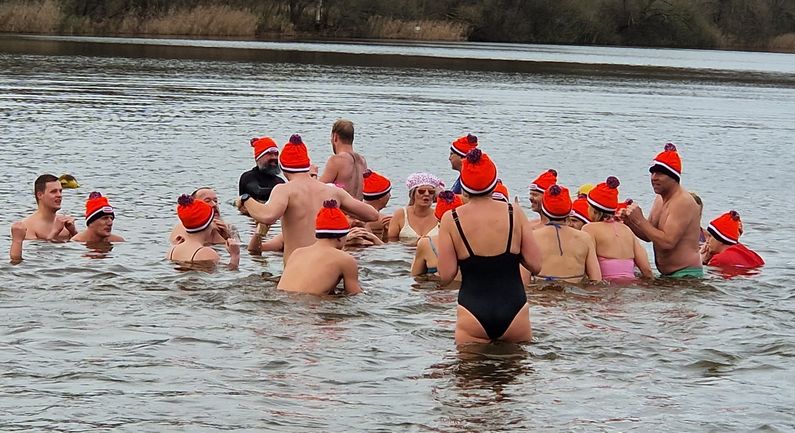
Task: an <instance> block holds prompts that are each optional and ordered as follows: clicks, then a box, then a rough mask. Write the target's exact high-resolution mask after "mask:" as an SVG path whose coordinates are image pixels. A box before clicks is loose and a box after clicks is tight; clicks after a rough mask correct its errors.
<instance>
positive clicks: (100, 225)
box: [88, 215, 114, 237]
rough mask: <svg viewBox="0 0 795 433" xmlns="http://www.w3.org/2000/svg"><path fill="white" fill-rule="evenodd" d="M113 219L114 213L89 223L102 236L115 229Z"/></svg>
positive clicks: (106, 235) (90, 228) (90, 227)
mask: <svg viewBox="0 0 795 433" xmlns="http://www.w3.org/2000/svg"><path fill="white" fill-rule="evenodd" d="M113 219H114V218H113V215H105V216H103V217H102V218H100V219H97V220H94V222H92V223H91V224H89V226H88V228H89V230H91V231H93V232H94V233H96V234H97V235H99V236H100V237H108V236H110V233H111V231H113Z"/></svg>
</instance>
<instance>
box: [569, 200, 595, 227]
mask: <svg viewBox="0 0 795 433" xmlns="http://www.w3.org/2000/svg"><path fill="white" fill-rule="evenodd" d="M569 216H571V217H572V218H577V219H578V220H580V221H582V223H583V224H588V223H590V222H591V218H590V217H589V216H588V199H587V198H582V197H580V198H578V199H577V200H574V201H573V202H572V203H571V213H570V214H569Z"/></svg>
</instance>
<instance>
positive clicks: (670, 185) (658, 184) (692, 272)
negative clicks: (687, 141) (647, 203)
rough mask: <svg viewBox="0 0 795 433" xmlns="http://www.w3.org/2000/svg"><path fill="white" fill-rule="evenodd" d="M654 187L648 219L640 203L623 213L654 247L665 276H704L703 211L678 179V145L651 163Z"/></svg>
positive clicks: (656, 261) (638, 232) (658, 263)
mask: <svg viewBox="0 0 795 433" xmlns="http://www.w3.org/2000/svg"><path fill="white" fill-rule="evenodd" d="M649 172H650V173H651V186H652V188H653V189H654V192H655V193H656V194H657V198H656V199H655V200H654V205H653V206H652V208H651V213H650V215H649V219H648V220H647V219H646V218H645V217H644V216H643V211H642V210H641V209H640V207H638V205H637V204H632V205H630V206H629V207H628V208H627V209H626V210H624V211H623V212H621V217H622V218H623V220H624V222H625V223H626V224H627V225H628V226H629V228H630V229H632V231H633V232H634V233H635V235H636V236H637V237H639V238H640V239H642V240H644V241H646V242H651V243H652V245H653V246H654V261H655V263H656V264H657V269H658V270H659V271H660V273H661V274H662V275H663V276H668V277H675V278H681V277H696V278H698V277H701V276H703V275H704V271H703V268H702V266H701V257H700V255H699V245H698V239H699V235H700V233H701V221H700V219H701V210H700V209H699V206H698V204H697V203H696V201H695V200H694V199H693V196H692V195H690V193H689V192H687V190H685V189H684V188H683V187H682V186H681V185H680V184H679V181H680V179H681V176H682V161H681V159H680V158H679V154H678V153H677V152H676V146H674V145H673V144H671V143H668V144H666V145H665V150H664V151H663V152H661V153H660V154H658V155H657V157H656V158H654V161H653V162H652V166H651V168H649Z"/></svg>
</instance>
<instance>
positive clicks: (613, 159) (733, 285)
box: [0, 38, 795, 432]
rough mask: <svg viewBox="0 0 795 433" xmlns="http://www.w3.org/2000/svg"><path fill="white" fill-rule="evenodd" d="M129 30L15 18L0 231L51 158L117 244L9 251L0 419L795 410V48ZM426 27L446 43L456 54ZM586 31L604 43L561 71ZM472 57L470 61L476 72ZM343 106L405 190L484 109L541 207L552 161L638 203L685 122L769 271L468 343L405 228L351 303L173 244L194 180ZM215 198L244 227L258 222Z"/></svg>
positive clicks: (570, 309)
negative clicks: (524, 336)
mask: <svg viewBox="0 0 795 433" xmlns="http://www.w3.org/2000/svg"><path fill="white" fill-rule="evenodd" d="M115 42H116V43H114V44H108V43H94V42H89V41H86V40H83V39H80V38H69V39H65V40H62V41H54V40H51V39H46V38H44V39H42V38H26V39H18V38H3V39H0V151H1V152H0V164H1V166H2V168H3V173H4V174H5V181H4V182H2V183H0V208H2V209H3V210H4V212H3V213H2V216H0V226H1V227H4V229H3V230H8V226H9V225H10V223H11V222H12V221H14V220H16V219H18V218H20V217H22V216H23V215H25V214H27V213H29V212H31V211H32V210H33V208H34V201H33V197H32V196H31V195H32V191H31V189H32V186H31V185H32V182H33V179H34V178H35V177H36V176H37V175H38V174H41V173H43V172H52V173H54V174H56V175H59V174H61V173H63V172H70V173H72V174H74V175H75V176H76V177H77V179H78V180H79V181H80V183H81V185H82V187H81V188H80V189H79V190H68V191H66V192H65V197H64V210H65V211H67V212H69V213H71V214H73V215H79V214H81V212H82V206H83V200H84V198H85V196H86V195H87V194H88V192H90V191H92V190H99V191H102V192H103V193H105V194H106V195H108V196H109V197H110V198H111V202H112V203H113V204H114V205H115V206H116V207H117V209H118V210H117V219H116V229H117V231H118V232H119V233H120V234H122V235H123V236H125V237H126V238H127V239H128V240H129V242H127V243H126V244H121V245H118V246H116V247H115V248H114V249H113V251H111V252H110V253H108V254H91V253H89V252H88V251H87V250H85V248H84V247H82V246H80V245H50V244H43V243H36V242H29V243H26V245H25V248H26V250H25V261H24V263H23V264H21V265H19V266H11V265H8V264H2V265H0V272H1V274H0V275H2V279H3V283H2V285H0V322H2V323H3V324H2V325H0V365H1V366H2V367H1V368H0V377H1V378H2V382H0V383H1V384H2V388H0V430H2V431H69V432H71V431H89V430H90V431H130V432H144V431H152V432H164V431H190V432H205V431H208V432H209V431H279V432H298V431H320V430H322V431H332V430H333V431H384V432H386V431H389V432H392V431H423V432H425V431H437V432H485V431H529V430H543V431H630V430H632V431H699V432H700V431H716V432H717V431H720V432H724V431H766V432H768V431H782V432H783V431H792V430H793V429H794V428H795V415H793V411H792V407H793V406H795V393H794V392H793V391H792V389H793V386H794V385H795V367H793V362H792V360H793V357H795V335H793V334H795V314H794V313H793V311H794V310H795V295H794V294H793V290H792V287H793V285H792V282H791V281H792V278H793V276H795V272H793V270H792V266H793V259H792V257H793V255H794V253H795V248H793V243H792V241H791V238H792V234H793V226H794V225H793V223H792V218H791V216H792V215H793V213H795V205H793V204H792V200H791V199H790V198H789V196H788V194H787V191H788V189H789V186H790V184H791V183H792V180H793V179H792V176H791V174H790V171H791V167H792V166H793V164H794V163H795V161H794V159H795V158H793V155H794V152H793V150H792V144H793V136H795V123H793V121H792V118H793V113H795V89H793V86H792V85H790V84H789V83H791V82H793V81H795V76H793V75H794V74H795V72H793V69H795V68H793V66H795V57H793V56H791V55H790V56H783V57H781V55H772V54H771V55H768V54H758V53H720V56H722V57H721V59H719V60H715V61H714V62H713V63H714V65H713V66H714V68H712V69H711V70H710V68H709V66H710V60H709V59H710V58H711V57H710V56H714V55H715V54H714V53H705V54H704V55H703V56H702V57H701V60H699V63H698V68H699V69H692V70H688V69H687V65H688V64H689V62H691V61H694V60H692V58H693V57H694V56H695V54H694V53H696V54H698V53H699V52H693V51H677V50H635V51H622V50H621V49H604V48H593V49H592V48H577V50H578V51H577V53H571V52H569V51H567V50H571V48H561V50H560V52H559V53H557V54H554V57H555V59H552V60H549V59H545V58H544V59H540V60H539V59H536V60H533V59H530V60H529V61H535V62H537V63H538V62H540V63H539V65H540V66H539V65H536V66H539V67H540V69H539V68H536V67H534V68H535V69H538V70H536V71H535V72H533V71H529V70H523V69H526V68H524V67H522V68H516V67H507V68H504V70H507V71H510V72H501V69H502V68H503V65H506V64H509V63H511V62H514V63H516V62H521V61H525V60H527V59H525V60H523V59H524V57H522V55H521V53H520V54H517V56H519V58H518V59H514V60H500V59H499V57H500V55H495V56H492V55H491V54H490V51H489V50H492V51H493V50H497V51H499V50H507V51H511V52H514V53H515V52H518V51H522V50H525V51H527V52H531V51H534V50H535V51H538V50H537V49H535V48H533V47H523V46H510V45H506V46H493V47H492V46H471V47H470V48H467V46H462V45H455V49H456V50H459V53H461V51H460V50H464V51H463V53H462V54H460V57H461V58H462V59H464V60H463V63H464V64H463V66H462V63H461V62H462V61H461V60H455V61H453V60H451V62H452V63H453V66H454V67H453V68H452V69H446V68H444V67H442V66H443V64H444V63H445V61H444V60H443V59H442V60H440V59H436V60H433V61H434V62H436V63H438V64H428V63H422V62H420V63H416V64H415V63H413V62H414V60H412V59H413V58H412V57H410V54H411V53H412V50H414V48H411V47H409V48H406V49H405V51H400V50H401V48H400V46H397V47H395V46H389V50H396V51H397V53H392V52H391V51H390V52H389V53H387V54H383V53H381V54H380V55H379V56H371V55H370V54H368V53H358V52H357V50H361V48H357V47H358V46H354V48H351V49H350V50H348V51H350V52H352V53H353V54H351V55H355V56H357V57H355V59H356V60H355V61H348V60H346V61H344V62H341V63H343V64H334V61H333V59H334V56H333V55H329V54H323V55H319V54H316V53H317V52H323V51H332V52H335V50H336V52H339V51H343V52H344V51H345V50H344V47H343V48H340V47H338V46H332V47H331V48H329V47H328V46H326V45H324V44H315V45H312V44H306V45H302V46H300V47H298V48H297V49H293V50H292V51H289V50H288V51H286V53H282V54H279V55H278V58H273V57H272V56H273V51H274V48H273V47H269V46H262V47H260V48H257V47H258V46H257V45H256V44H254V45H253V47H246V48H245V49H238V48H236V47H234V43H218V42H212V43H210V42H208V44H216V45H217V44H220V45H221V47H220V48H218V47H215V48H207V47H201V46H198V47H196V46H194V47H190V48H184V47H180V46H179V45H180V43H179V42H170V44H171V46H170V47H168V49H164V48H162V47H159V46H154V47H153V46H151V45H149V46H143V45H135V44H132V43H131V42H133V41H129V40H128V41H124V40H122V41H115ZM187 44H193V45H196V44H197V42H195V41H191V42H188V43H187ZM223 44H231V45H229V46H227V45H223ZM420 47H421V48H422V49H423V50H425V51H426V52H429V53H430V54H429V55H430V56H431V58H432V59H433V53H434V49H437V50H439V51H438V53H439V57H440V58H444V57H445V56H446V55H447V54H448V52H447V51H446V50H449V48H448V47H445V46H439V47H434V46H427V45H426V46H420ZM383 49H384V48H378V46H375V48H372V47H371V48H367V49H366V50H375V51H378V50H383ZM203 50H204V51H203ZM257 50H260V51H261V53H260V52H257ZM296 50H297V51H296ZM302 50H303V51H302ZM466 50H470V51H469V52H467V51H466ZM544 50H547V51H549V50H550V49H549V48H548V47H547V48H544ZM92 52H93V54H92ZM220 52H223V53H224V54H223V56H220V55H218V53H220ZM295 52H299V53H298V54H294V53H295ZM633 52H638V53H639V54H632V53H633ZM291 53H292V54H291ZM498 54H499V53H498ZM589 54H593V55H594V56H598V57H599V59H601V60H600V61H599V62H598V63H600V64H610V63H613V64H615V65H614V67H607V66H600V67H599V68H600V69H599V71H598V73H594V74H590V75H589V73H587V71H586V72H583V71H584V69H583V68H580V67H575V66H572V68H571V69H572V70H573V71H575V72H576V73H571V74H570V73H566V67H565V63H566V62H581V61H582V56H587V55H589ZM291 56H296V57H292V60H291ZM368 56H369V57H368ZM390 56H391V57H390ZM401 56H409V57H401ZM567 56H568V57H567ZM633 56H634V57H633ZM767 56H770V57H767ZM343 57H344V56H343ZM385 57H389V58H391V59H392V60H389V61H384V60H383V58H385ZM492 57H495V58H497V59H496V60H494V59H492ZM313 58H317V60H318V62H317V63H312V62H311V60H312V59H313ZM344 58H345V59H348V57H344ZM467 58H480V60H479V62H482V63H478V64H477V65H478V66H477V67H474V68H472V69H467V68H466V59H467ZM661 58H666V59H673V60H671V61H672V62H674V63H676V65H673V66H672V65H670V64H668V63H666V62H667V60H666V61H662V60H659V59H661ZM220 59H223V60H220ZM627 59H629V60H627ZM632 59H635V60H632ZM648 59H652V60H648ZM654 59H658V60H654ZM765 59H769V63H770V64H771V65H773V66H771V67H770V68H768V69H765V67H764V65H765V63H766V62H765ZM551 61H552V62H556V64H558V65H557V66H555V68H553V69H554V70H551V69H545V67H544V65H547V64H548V63H545V62H551ZM390 62H392V63H390ZM788 62H789V63H788ZM398 63H400V64H398ZM637 63H642V64H646V65H647V66H648V65H650V66H652V67H654V68H656V69H652V70H649V69H643V68H639V67H638V66H637V65H636V64H637ZM383 64H389V65H391V66H389V67H384V66H381V65H383ZM655 64H656V65H657V66H654V65H655ZM746 64H748V65H751V64H753V65H754V66H753V67H751V66H749V67H748V68H744V67H742V66H727V65H746ZM760 65H762V66H760ZM514 66H515V65H514ZM704 68H705V69H704ZM788 68H789V69H788ZM586 69H587V68H586ZM751 70H753V71H754V72H749V71H751ZM650 71H651V72H650ZM704 71H706V72H704ZM715 71H719V72H715ZM339 117H347V118H351V119H353V120H354V121H355V122H356V126H357V139H356V145H357V147H358V148H359V149H360V150H361V151H362V152H363V153H364V154H365V155H366V156H367V158H368V161H369V163H370V165H371V166H372V167H373V168H375V169H377V170H379V171H381V172H383V173H384V174H386V175H388V176H389V177H390V178H392V180H393V182H394V184H395V191H394V193H393V203H392V204H391V207H390V209H394V208H395V207H397V206H402V205H403V204H404V202H405V200H404V198H405V197H406V191H405V186H404V185H403V183H402V180H403V179H405V177H406V176H407V175H408V174H409V173H411V172H413V171H420V170H427V171H431V172H434V173H437V174H438V175H440V176H442V177H443V178H445V179H447V180H449V182H452V181H453V180H454V173H453V172H452V171H451V170H450V169H449V163H448V162H447V159H446V158H447V154H448V148H449V142H450V141H451V140H452V139H453V138H455V137H457V136H459V135H461V134H463V133H466V132H469V131H472V132H474V133H475V134H477V135H478V136H479V137H480V139H481V140H480V141H481V143H482V144H481V146H482V147H483V148H484V149H486V150H487V151H488V152H489V153H490V154H491V155H492V157H493V158H494V159H495V160H496V161H497V164H498V166H499V167H500V175H501V177H502V178H503V179H505V181H506V183H507V185H508V187H509V189H510V191H511V194H512V195H519V196H520V198H521V199H522V200H523V203H524V204H525V205H527V198H526V195H527V190H526V186H527V184H528V183H529V182H530V181H531V180H532V178H533V177H534V176H535V175H536V174H537V173H538V172H540V171H542V170H544V169H547V168H549V167H554V168H556V169H557V170H558V171H559V172H560V174H561V176H560V180H561V182H562V183H564V184H566V185H568V186H570V187H576V186H577V185H579V184H580V183H583V182H586V181H589V182H596V181H599V180H601V179H603V178H605V177H606V176H608V175H611V174H616V175H618V176H619V177H620V178H621V181H622V187H621V191H622V196H623V197H633V198H635V199H636V200H638V201H639V202H640V203H641V204H642V205H643V206H644V208H646V209H648V206H649V203H650V202H651V199H652V192H651V188H650V186H649V184H648V174H647V171H646V169H647V166H648V162H649V161H650V160H651V158H652V157H653V156H654V155H655V154H656V153H657V152H658V151H659V150H660V149H661V146H662V144H664V143H665V142H666V141H673V142H675V143H677V144H678V145H679V148H680V152H681V154H682V156H683V158H684V167H685V174H684V184H685V186H686V187H688V188H690V189H692V190H694V191H698V192H699V193H700V194H701V196H702V197H703V198H704V201H705V205H706V208H705V223H706V221H708V220H709V219H711V218H713V217H714V216H716V215H717V214H719V213H721V212H723V211H725V210H728V209H730V208H737V209H738V210H739V211H740V212H741V214H742V215H743V219H744V221H745V230H746V234H745V235H744V237H743V239H744V242H745V243H746V244H748V245H749V246H751V248H753V249H755V250H757V251H758V252H759V253H760V254H761V255H762V256H763V257H764V258H765V260H766V261H767V266H766V267H765V268H764V269H763V271H762V272H761V273H760V274H759V275H755V276H751V277H745V278H737V279H733V280H724V279H722V278H720V277H719V276H718V275H711V276H710V278H709V279H707V280H706V281H704V282H699V283H685V284H681V285H671V284H667V285H666V284H661V283H655V284H654V285H651V286H647V285H638V286H631V287H610V288H602V289H599V290H596V291H586V290H584V289H582V288H576V287H567V288H563V289H557V290H546V291H542V292H538V291H531V292H530V293H529V297H530V302H531V304H532V310H531V311H532V319H533V323H534V328H535V338H534V343H533V344H531V345H525V346H519V347H517V346H509V345H499V346H490V347H483V348H476V349H471V350H468V351H466V352H460V351H458V350H457V349H456V348H455V346H454V345H453V332H452V330H453V326H454V320H455V317H454V307H455V299H456V292H455V291H440V290H437V289H435V286H434V284H433V283H430V282H415V281H414V280H413V279H412V278H411V277H410V276H409V275H408V268H409V265H410V260H411V257H412V252H411V249H410V248H409V247H407V246H404V245H400V244H391V245H387V246H385V247H379V248H370V249H367V250H363V251H358V252H355V253H354V254H355V255H356V256H357V258H358V259H359V261H360V266H361V279H362V284H363V286H364V287H365V288H366V291H367V294H365V295H362V296H357V297H353V298H328V299H318V298H313V297H306V296H296V295H288V294H284V293H281V292H278V291H276V290H275V282H276V281H277V278H278V274H279V272H280V267H281V265H280V263H281V258H280V257H278V256H267V255H266V256H264V257H263V258H252V257H249V256H248V255H247V254H245V253H244V254H243V257H242V259H241V266H240V270H239V271H238V272H229V271H221V272H217V273H214V274H206V273H200V272H181V273H180V272H176V271H175V270H174V268H173V266H172V265H171V264H170V263H168V262H167V261H165V260H164V259H163V256H164V254H165V251H166V249H167V245H166V241H165V239H166V236H167V234H168V232H169V230H170V229H171V227H172V226H173V224H174V222H175V217H174V211H173V209H174V204H175V200H176V197H177V195H178V194H180V193H182V192H190V191H191V190H193V189H194V188H195V187H197V186H199V185H205V184H208V185H212V186H215V187H216V189H217V190H218V192H219V195H220V196H221V198H222V199H223V200H224V201H230V200H231V199H232V198H233V197H234V196H235V195H236V193H237V179H238V176H239V174H240V173H241V172H243V171H244V170H247V169H248V168H250V167H251V166H252V165H253V164H252V158H251V149H250V147H249V145H248V139H249V138H250V137H252V136H255V135H263V134H269V135H273V136H275V137H276V138H277V140H278V141H279V142H284V141H286V140H287V137H289V135H290V134H292V133H301V134H302V135H303V137H304V139H305V141H306V142H307V143H308V145H309V148H310V152H311V156H312V157H313V158H314V159H315V161H317V162H322V161H324V160H325V159H326V158H327V157H328V156H329V154H330V151H331V149H330V145H329V144H328V136H329V128H330V125H331V123H332V122H333V121H334V120H335V119H337V118H339ZM222 212H223V213H224V214H225V215H224V216H225V218H226V219H227V220H229V221H231V222H233V223H234V224H236V225H238V226H239V227H241V229H242V230H241V231H242V232H243V237H244V241H247V240H248V236H249V235H248V231H249V229H248V225H247V220H246V219H245V218H243V217H241V216H239V215H237V214H236V212H235V211H234V209H233V208H232V207H231V206H229V205H224V206H223V207H222ZM6 233H7V231H6ZM8 242H9V241H8V236H7V235H6V236H3V237H2V239H0V250H2V251H3V254H5V251H7V250H8Z"/></svg>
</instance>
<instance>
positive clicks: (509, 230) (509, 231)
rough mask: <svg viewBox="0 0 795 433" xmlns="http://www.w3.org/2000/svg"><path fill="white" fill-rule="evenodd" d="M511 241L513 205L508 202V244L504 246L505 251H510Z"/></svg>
mask: <svg viewBox="0 0 795 433" xmlns="http://www.w3.org/2000/svg"><path fill="white" fill-rule="evenodd" d="M511 241H513V206H511V204H510V203H508V245H507V246H506V247H505V252H506V253H510V252H511Z"/></svg>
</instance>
